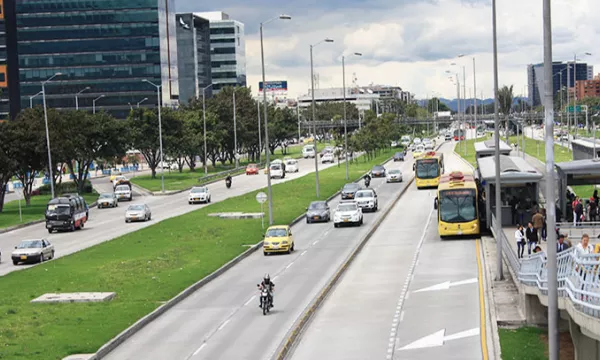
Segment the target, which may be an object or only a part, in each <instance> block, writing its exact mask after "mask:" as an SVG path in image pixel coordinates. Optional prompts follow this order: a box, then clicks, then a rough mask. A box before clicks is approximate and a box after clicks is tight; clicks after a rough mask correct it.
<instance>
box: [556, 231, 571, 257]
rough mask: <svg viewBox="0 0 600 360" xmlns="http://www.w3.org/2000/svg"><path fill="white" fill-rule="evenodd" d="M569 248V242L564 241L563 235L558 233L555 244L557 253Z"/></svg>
mask: <svg viewBox="0 0 600 360" xmlns="http://www.w3.org/2000/svg"><path fill="white" fill-rule="evenodd" d="M568 248H569V244H567V243H566V242H565V236H564V235H563V234H560V235H559V236H558V243H557V244H556V252H557V253H559V252H561V251H565V250H567V249H568Z"/></svg>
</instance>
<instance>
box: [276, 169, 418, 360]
mask: <svg viewBox="0 0 600 360" xmlns="http://www.w3.org/2000/svg"><path fill="white" fill-rule="evenodd" d="M388 161H389V160H388ZM413 181H414V178H412V179H411V180H410V181H409V182H408V183H407V184H406V186H405V187H404V189H403V190H402V191H400V193H399V194H398V195H397V196H396V198H395V199H394V200H393V201H392V202H391V203H390V205H389V206H388V207H387V209H386V210H385V211H384V212H383V214H382V215H381V216H380V217H379V219H378V220H377V221H376V222H375V224H373V227H372V228H371V230H369V232H368V233H367V234H366V235H365V236H364V237H363V239H362V240H361V241H360V243H359V244H358V245H357V246H356V248H354V250H353V251H352V253H351V254H350V255H349V256H348V258H346V260H345V261H344V262H343V263H342V265H341V266H340V267H339V268H338V270H337V271H336V273H335V274H334V275H333V277H332V278H331V279H330V280H329V281H328V282H327V285H325V287H324V288H323V289H322V290H321V292H320V293H319V295H318V296H317V297H316V298H315V299H313V300H312V301H311V303H310V304H309V305H308V307H307V308H306V310H305V311H304V312H303V314H302V315H301V316H300V318H299V319H298V320H296V322H295V323H294V325H292V329H291V330H290V332H288V334H287V335H286V340H284V341H283V342H282V344H281V345H280V346H279V347H278V349H277V351H276V352H277V355H276V356H275V357H274V358H275V359H277V360H283V359H285V358H286V357H287V356H288V355H289V354H290V353H291V351H292V350H293V348H294V346H295V345H296V341H297V340H298V339H299V338H300V336H301V335H302V331H303V330H304V329H305V328H306V327H307V325H308V324H309V323H310V320H312V317H313V316H314V314H315V313H316V312H317V310H318V309H319V308H320V306H321V304H323V302H324V301H325V299H326V298H327V296H328V295H329V294H330V293H331V291H332V290H333V289H334V287H335V285H336V284H337V283H338V281H339V280H340V279H341V277H342V276H343V275H344V273H345V272H346V270H347V269H348V268H349V267H350V265H351V264H352V262H353V261H354V259H355V258H356V257H357V256H358V254H359V253H360V252H361V251H362V249H363V248H364V247H365V245H366V244H367V242H368V241H369V240H370V239H371V237H372V236H373V234H375V232H376V231H377V230H378V229H379V226H380V225H381V223H382V222H383V221H384V220H385V219H386V218H387V216H388V215H389V213H390V212H391V211H392V209H393V208H394V206H396V204H397V203H398V201H399V200H400V199H401V198H402V195H404V193H405V192H406V191H407V190H408V188H409V187H410V185H411V184H412V183H413Z"/></svg>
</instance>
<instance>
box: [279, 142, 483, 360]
mask: <svg viewBox="0 0 600 360" xmlns="http://www.w3.org/2000/svg"><path fill="white" fill-rule="evenodd" d="M452 148H453V145H450V144H446V145H444V146H442V148H441V149H440V150H441V151H444V152H446V154H445V162H446V163H445V166H446V172H447V173H448V172H451V171H456V170H459V171H467V170H468V169H469V168H468V166H466V165H465V164H464V163H463V162H462V161H461V160H460V159H458V157H456V156H455V155H454V154H452V153H451V150H452ZM434 198H435V190H417V189H416V187H415V186H414V185H412V186H411V187H410V188H409V189H408V190H407V192H406V193H405V194H404V195H403V198H402V200H401V201H400V202H398V203H397V205H396V206H395V207H394V209H393V210H392V211H391V212H390V214H389V216H388V217H387V218H386V219H385V220H384V221H383V222H382V224H381V225H380V227H379V228H378V229H377V231H376V232H375V234H374V235H373V237H372V238H371V239H370V240H369V242H368V243H367V245H366V246H365V247H364V248H363V250H362V252H361V253H360V254H359V255H358V257H357V258H356V259H355V262H354V263H353V264H352V265H351V266H350V267H349V269H348V270H347V272H346V273H345V274H344V276H343V277H342V279H341V281H340V282H339V283H338V284H337V285H336V287H335V289H334V290H333V291H332V293H331V294H330V295H329V297H328V298H327V299H326V300H325V302H324V303H323V305H322V306H321V308H320V309H319V310H317V312H316V315H315V317H314V318H313V319H312V321H311V322H310V324H309V326H308V327H307V329H305V332H304V334H303V337H302V339H301V340H300V341H299V343H298V344H297V345H296V348H295V350H294V352H293V353H292V356H291V357H290V358H292V359H294V360H309V359H340V360H342V359H344V360H348V359H357V360H358V359H361V360H362V359H411V360H412V359H415V360H421V359H422V360H430V359H457V360H458V359H460V360H468V359H482V357H483V356H482V350H481V349H482V347H481V344H480V337H479V333H480V306H479V302H480V298H479V288H478V280H477V278H478V267H477V258H476V245H475V240H472V239H471V240H445V241H442V240H440V237H439V235H438V231H437V219H436V214H437V212H436V211H435V210H434V209H433V201H434Z"/></svg>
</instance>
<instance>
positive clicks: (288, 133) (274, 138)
mask: <svg viewBox="0 0 600 360" xmlns="http://www.w3.org/2000/svg"><path fill="white" fill-rule="evenodd" d="M268 111H269V144H268V146H269V151H270V152H271V154H274V153H275V149H277V147H279V146H282V145H283V143H284V141H285V140H287V139H289V138H292V137H294V134H295V133H296V131H297V126H298V125H297V123H296V118H295V116H294V114H293V113H292V111H291V110H290V109H278V108H275V107H273V106H269V110H268ZM283 148H284V151H283V154H284V155H285V150H286V149H285V147H283Z"/></svg>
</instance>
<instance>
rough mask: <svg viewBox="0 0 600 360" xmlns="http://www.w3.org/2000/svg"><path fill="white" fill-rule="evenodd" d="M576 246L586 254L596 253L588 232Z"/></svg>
mask: <svg viewBox="0 0 600 360" xmlns="http://www.w3.org/2000/svg"><path fill="white" fill-rule="evenodd" d="M576 248H577V250H579V251H580V252H582V253H584V254H593V253H594V247H593V246H592V245H591V244H590V236H589V235H588V234H583V235H581V242H580V243H579V244H577V247H576Z"/></svg>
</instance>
